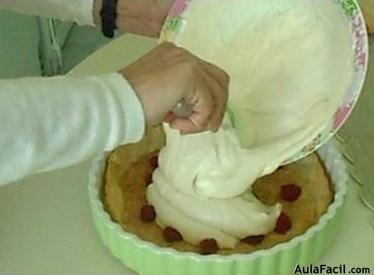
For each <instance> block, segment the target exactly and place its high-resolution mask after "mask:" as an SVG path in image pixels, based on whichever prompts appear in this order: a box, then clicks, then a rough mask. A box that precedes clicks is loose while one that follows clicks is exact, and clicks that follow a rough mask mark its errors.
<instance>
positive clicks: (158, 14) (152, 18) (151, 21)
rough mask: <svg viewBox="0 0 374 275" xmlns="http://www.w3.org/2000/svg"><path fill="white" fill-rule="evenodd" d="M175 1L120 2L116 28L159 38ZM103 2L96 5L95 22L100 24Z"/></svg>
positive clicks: (123, 0) (98, 1)
mask: <svg viewBox="0 0 374 275" xmlns="http://www.w3.org/2000/svg"><path fill="white" fill-rule="evenodd" d="M173 3H174V0H118V4H117V14H118V15H117V21H116V26H117V28H118V29H119V30H120V31H123V32H130V33H135V34H140V35H145V36H152V37H158V35H159V34H160V31H161V27H162V24H163V23H164V21H165V18H166V16H167V14H168V12H169V10H170V8H171V6H172V5H173ZM101 6H102V0H96V3H95V22H96V24H98V25H99V24H100V22H101V19H100V15H99V14H100V9H101Z"/></svg>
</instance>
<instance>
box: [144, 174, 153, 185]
mask: <svg viewBox="0 0 374 275" xmlns="http://www.w3.org/2000/svg"><path fill="white" fill-rule="evenodd" d="M152 175H153V173H149V174H147V175H145V179H144V181H145V186H146V187H147V186H148V185H150V184H151V183H152V182H153V179H152Z"/></svg>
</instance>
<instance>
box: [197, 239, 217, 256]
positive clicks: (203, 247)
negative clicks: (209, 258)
mask: <svg viewBox="0 0 374 275" xmlns="http://www.w3.org/2000/svg"><path fill="white" fill-rule="evenodd" d="M199 245H200V251H201V254H203V255H209V254H214V253H216V252H217V251H218V249H219V247H218V244H217V241H216V240H215V239H205V240H202V241H201V242H200V244H199Z"/></svg>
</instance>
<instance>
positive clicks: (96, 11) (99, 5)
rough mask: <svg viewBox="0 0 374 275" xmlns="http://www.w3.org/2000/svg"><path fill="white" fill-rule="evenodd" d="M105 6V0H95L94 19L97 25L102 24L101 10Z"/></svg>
mask: <svg viewBox="0 0 374 275" xmlns="http://www.w3.org/2000/svg"><path fill="white" fill-rule="evenodd" d="M102 7H103V0H94V6H93V19H94V23H95V25H96V26H101V16H100V11H101V9H102Z"/></svg>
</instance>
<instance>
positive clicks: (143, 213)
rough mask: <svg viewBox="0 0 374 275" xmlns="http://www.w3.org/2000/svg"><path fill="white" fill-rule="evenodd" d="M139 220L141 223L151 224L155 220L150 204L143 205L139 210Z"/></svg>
mask: <svg viewBox="0 0 374 275" xmlns="http://www.w3.org/2000/svg"><path fill="white" fill-rule="evenodd" d="M140 219H141V220H142V221H143V222H153V221H154V220H155V219H156V211H155V208H154V207H153V206H152V205H150V204H146V205H144V206H143V207H142V208H141V209H140Z"/></svg>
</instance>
